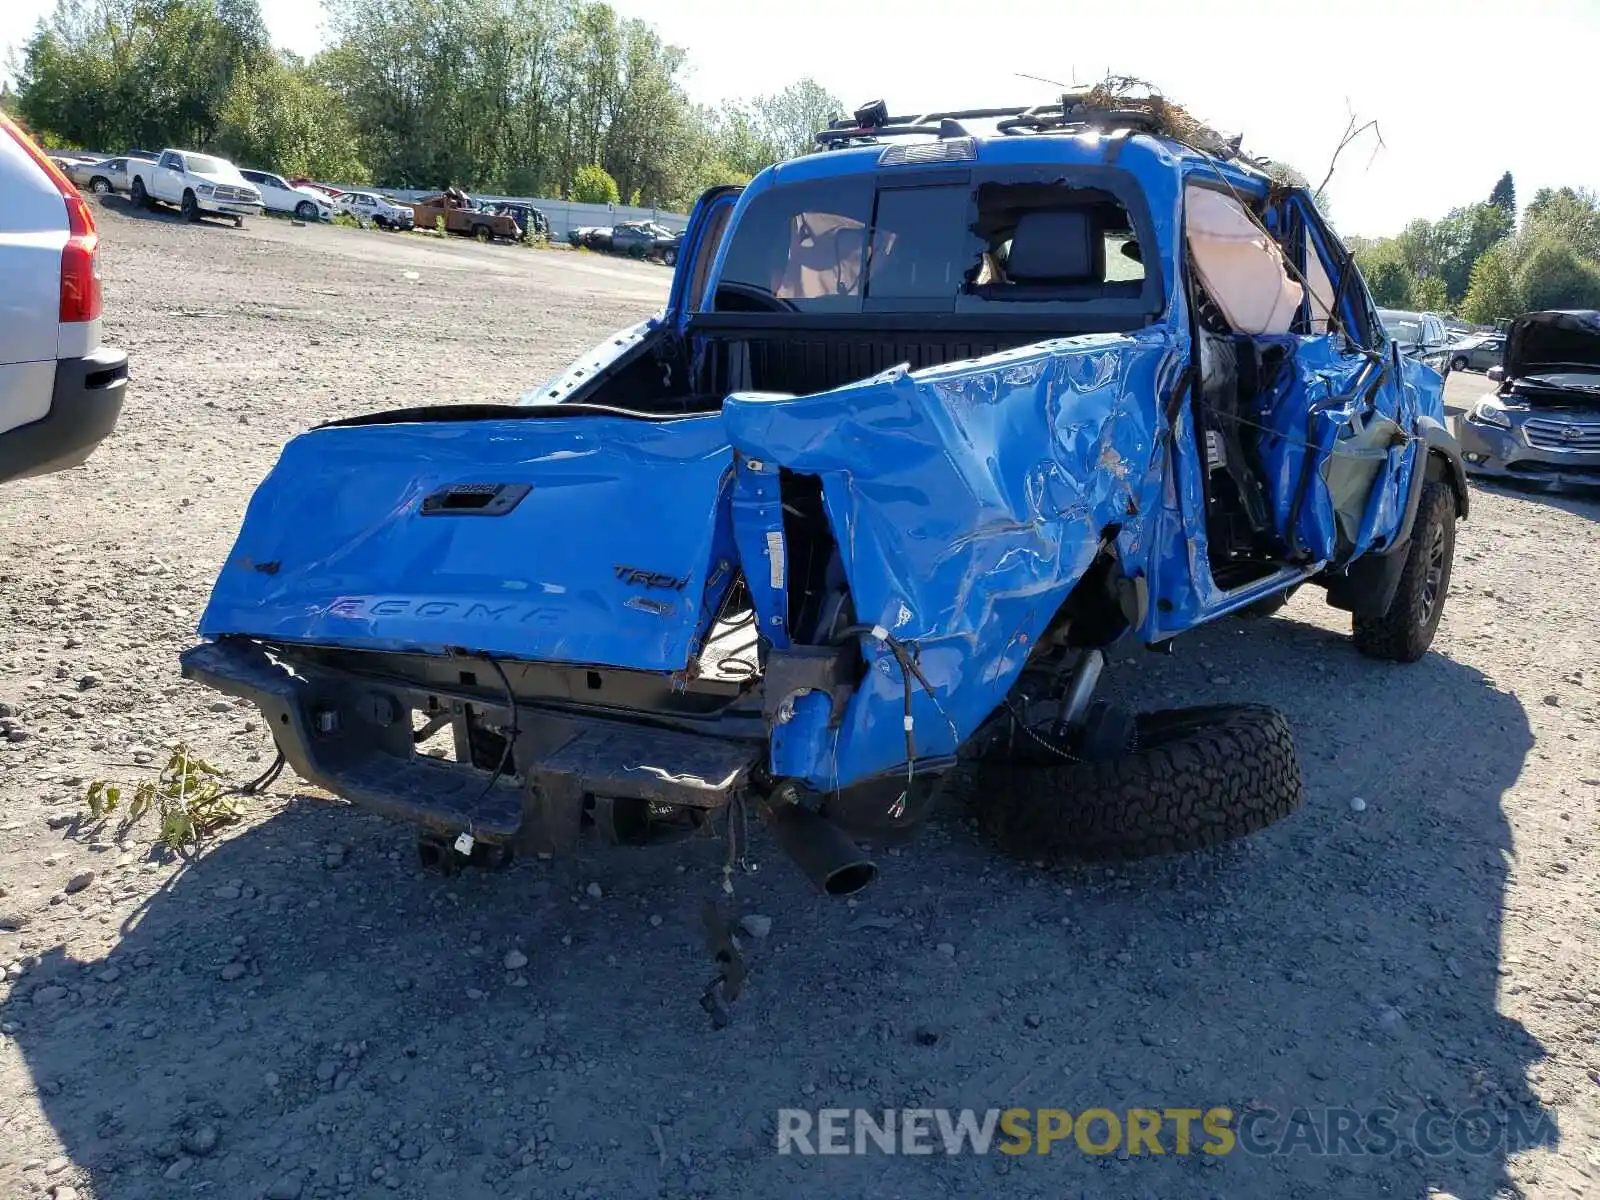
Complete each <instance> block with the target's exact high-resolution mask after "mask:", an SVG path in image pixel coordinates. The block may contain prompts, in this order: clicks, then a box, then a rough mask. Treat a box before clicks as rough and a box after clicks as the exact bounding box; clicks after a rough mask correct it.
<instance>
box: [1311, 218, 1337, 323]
mask: <svg viewBox="0 0 1600 1200" xmlns="http://www.w3.org/2000/svg"><path fill="white" fill-rule="evenodd" d="M1306 289H1307V291H1308V292H1309V295H1308V296H1307V298H1306V299H1307V302H1308V304H1307V306H1308V307H1309V308H1310V310H1311V332H1312V333H1313V334H1325V333H1327V332H1328V330H1329V329H1330V328H1331V327H1332V326H1333V325H1334V323H1335V322H1334V319H1333V277H1332V273H1331V272H1330V271H1329V270H1328V264H1327V263H1325V262H1324V261H1323V259H1322V252H1321V251H1320V250H1319V249H1318V248H1317V243H1316V240H1315V239H1314V238H1311V237H1307V238H1306Z"/></svg>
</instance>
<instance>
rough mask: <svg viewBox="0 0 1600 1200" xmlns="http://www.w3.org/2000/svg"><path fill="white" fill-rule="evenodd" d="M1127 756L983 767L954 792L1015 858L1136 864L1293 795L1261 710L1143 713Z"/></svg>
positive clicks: (1187, 846)
mask: <svg viewBox="0 0 1600 1200" xmlns="http://www.w3.org/2000/svg"><path fill="white" fill-rule="evenodd" d="M1137 727H1138V742H1137V744H1136V746H1135V748H1134V749H1133V750H1132V751H1131V752H1130V753H1128V754H1125V755H1123V756H1121V757H1119V758H1115V759H1110V760H1106V761H1101V762H1065V761H1063V762H1060V763H1058V764H1052V765H1043V764H1041V763H1039V762H1037V761H1036V760H1035V761H1033V762H1021V763H1006V762H984V763H982V764H980V765H979V766H978V767H977V770H976V773H975V778H974V779H973V780H972V781H971V783H974V784H979V785H980V786H976V787H968V788H964V789H963V790H964V791H967V793H968V794H969V795H971V796H972V797H973V798H974V800H975V801H976V803H977V805H978V813H977V815H978V823H979V826H980V827H981V828H982V829H983V830H984V831H985V832H986V833H987V834H988V835H989V836H990V837H992V838H994V840H995V841H996V842H997V843H999V844H1000V846H1001V847H1002V848H1004V849H1006V850H1008V851H1010V852H1011V853H1014V854H1016V855H1017V856H1019V857H1021V858H1026V859H1031V860H1042V861H1045V862H1059V861H1066V860H1072V859H1090V860H1094V859H1116V858H1144V857H1147V856H1151V855H1158V854H1176V853H1182V852H1184V851H1188V850H1197V849H1200V848H1201V847H1204V846H1211V845H1215V844H1217V843H1219V842H1225V841H1228V840H1230V839H1232V838H1237V837H1243V836H1244V835H1246V834H1249V833H1254V832H1256V831H1257V830H1259V829H1263V828H1265V827H1266V826H1268V825H1270V824H1272V823H1273V822H1274V821H1277V820H1280V819H1281V818H1283V817H1286V816H1288V815H1289V814H1290V813H1291V812H1293V811H1294V810H1295V809H1296V808H1298V807H1299V806H1300V802H1301V800H1302V799H1303V797H1304V791H1303V785H1302V783H1301V778H1300V762H1299V759H1298V758H1297V757H1296V755H1295V749H1294V736H1293V734H1292V733H1291V732H1290V730H1289V723H1288V721H1287V720H1286V719H1285V718H1284V716H1283V714H1282V713H1281V712H1279V711H1278V710H1277V709H1274V708H1268V707H1266V706H1264V705H1257V704H1243V705H1218V706H1210V707H1204V708H1179V709H1170V710H1167V711H1163V712H1154V713H1143V714H1141V715H1140V716H1139V718H1138V725H1137Z"/></svg>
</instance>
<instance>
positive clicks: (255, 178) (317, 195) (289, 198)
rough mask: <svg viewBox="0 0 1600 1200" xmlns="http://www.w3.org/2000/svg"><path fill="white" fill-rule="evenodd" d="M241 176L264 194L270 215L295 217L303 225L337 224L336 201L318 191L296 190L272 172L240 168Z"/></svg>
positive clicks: (297, 188) (262, 195)
mask: <svg viewBox="0 0 1600 1200" xmlns="http://www.w3.org/2000/svg"><path fill="white" fill-rule="evenodd" d="M239 174H241V175H243V176H244V177H245V180H246V181H247V182H249V183H252V184H254V185H255V187H256V190H257V191H259V192H260V193H261V204H262V206H263V207H264V208H265V209H266V210H267V211H268V212H276V213H291V214H293V215H294V216H296V217H299V218H300V219H301V220H302V221H331V220H333V201H332V200H329V199H328V197H326V196H324V195H323V194H322V193H321V192H319V191H316V190H315V189H314V188H308V187H295V186H294V185H293V184H292V183H290V182H289V181H288V180H287V179H285V178H284V177H283V176H282V175H274V174H273V173H272V172H271V171H255V170H246V169H244V168H240V171H239Z"/></svg>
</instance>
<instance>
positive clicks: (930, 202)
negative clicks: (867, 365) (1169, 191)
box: [712, 167, 1162, 328]
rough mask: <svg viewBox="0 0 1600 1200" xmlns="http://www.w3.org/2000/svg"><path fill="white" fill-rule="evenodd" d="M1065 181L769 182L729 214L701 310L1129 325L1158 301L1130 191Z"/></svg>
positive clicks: (1086, 173) (1147, 239) (1013, 174)
mask: <svg viewBox="0 0 1600 1200" xmlns="http://www.w3.org/2000/svg"><path fill="white" fill-rule="evenodd" d="M1019 174H1020V175H1021V176H1022V177H1021V178H1019ZM1030 174H1031V175H1036V176H1038V178H1036V179H1030V178H1028V175H1030ZM1077 174H1079V172H1075V171H1073V170H1072V169H1067V170H1063V169H1062V168H1060V167H1054V168H1051V169H1050V171H1049V172H1048V173H1047V174H1046V173H1045V172H1042V171H1040V172H1031V171H1025V172H1020V173H1019V172H1018V171H1017V170H1015V169H1012V168H1007V169H1005V170H1004V172H1003V175H1002V174H998V173H997V175H996V177H993V178H989V179H985V178H983V177H982V175H981V174H979V173H978V172H959V173H951V172H929V173H925V174H923V175H920V176H919V175H917V174H896V173H893V172H884V173H877V174H860V175H849V176H841V177H837V178H829V179H823V180H815V181H809V182H803V183H794V184H780V185H778V186H775V187H773V188H770V189H768V190H766V191H763V192H761V193H759V194H757V195H756V196H754V197H753V198H752V199H751V201H750V202H749V204H748V205H747V207H746V208H745V210H744V212H743V214H742V215H741V216H740V218H739V221H738V225H737V226H736V228H735V229H734V231H733V235H732V240H731V242H730V244H729V246H728V249H727V252H726V254H725V256H724V259H723V263H722V270H721V273H720V275H719V276H718V278H717V281H716V286H715V291H714V295H713V299H712V303H713V305H714V308H715V310H716V311H718V312H767V313H775V312H792V313H800V314H817V315H828V314H834V315H845V314H871V313H921V312H945V313H963V314H978V315H985V314H987V315H995V316H1003V315H1005V314H1008V313H1011V314H1016V313H1022V312H1028V313H1035V314H1042V313H1049V312H1053V311H1056V310H1061V311H1064V312H1065V311H1070V310H1075V309H1083V308H1086V307H1095V308H1099V309H1102V310H1104V311H1107V312H1120V313H1122V314H1123V315H1124V316H1125V317H1126V320H1125V322H1124V324H1125V325H1126V327H1129V328H1132V327H1137V326H1139V325H1142V324H1144V323H1145V321H1146V320H1147V319H1148V317H1149V316H1152V315H1154V314H1156V313H1158V312H1159V311H1160V310H1161V307H1162V292H1161V278H1160V270H1159V267H1158V266H1156V265H1155V264H1153V263H1150V262H1147V261H1146V260H1147V259H1154V258H1155V257H1156V256H1155V254H1154V252H1152V253H1151V254H1149V255H1146V253H1145V247H1146V246H1153V245H1154V244H1155V241H1154V238H1153V236H1152V234H1151V232H1150V225H1149V222H1148V218H1147V216H1146V214H1145V211H1144V205H1143V200H1142V195H1141V194H1140V193H1139V191H1138V187H1137V184H1136V183H1134V182H1133V180H1132V179H1131V178H1130V177H1126V176H1123V173H1122V172H1119V171H1113V170H1111V169H1108V168H1084V169H1082V170H1081V174H1082V176H1083V178H1082V179H1079V178H1075V176H1076V175H1077ZM1118 176H1121V177H1122V178H1121V179H1120V181H1118V180H1117V179H1116V178H1115V177H1118Z"/></svg>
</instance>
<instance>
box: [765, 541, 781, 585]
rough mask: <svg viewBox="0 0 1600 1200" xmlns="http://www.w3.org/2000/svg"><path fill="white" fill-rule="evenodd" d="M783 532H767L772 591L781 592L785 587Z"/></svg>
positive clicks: (768, 563)
mask: <svg viewBox="0 0 1600 1200" xmlns="http://www.w3.org/2000/svg"><path fill="white" fill-rule="evenodd" d="M783 562H784V556H783V532H782V531H781V530H777V529H769V530H768V531H767V565H768V568H769V570H770V571H771V576H772V589H773V591H779V590H781V589H782V587H783Z"/></svg>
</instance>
